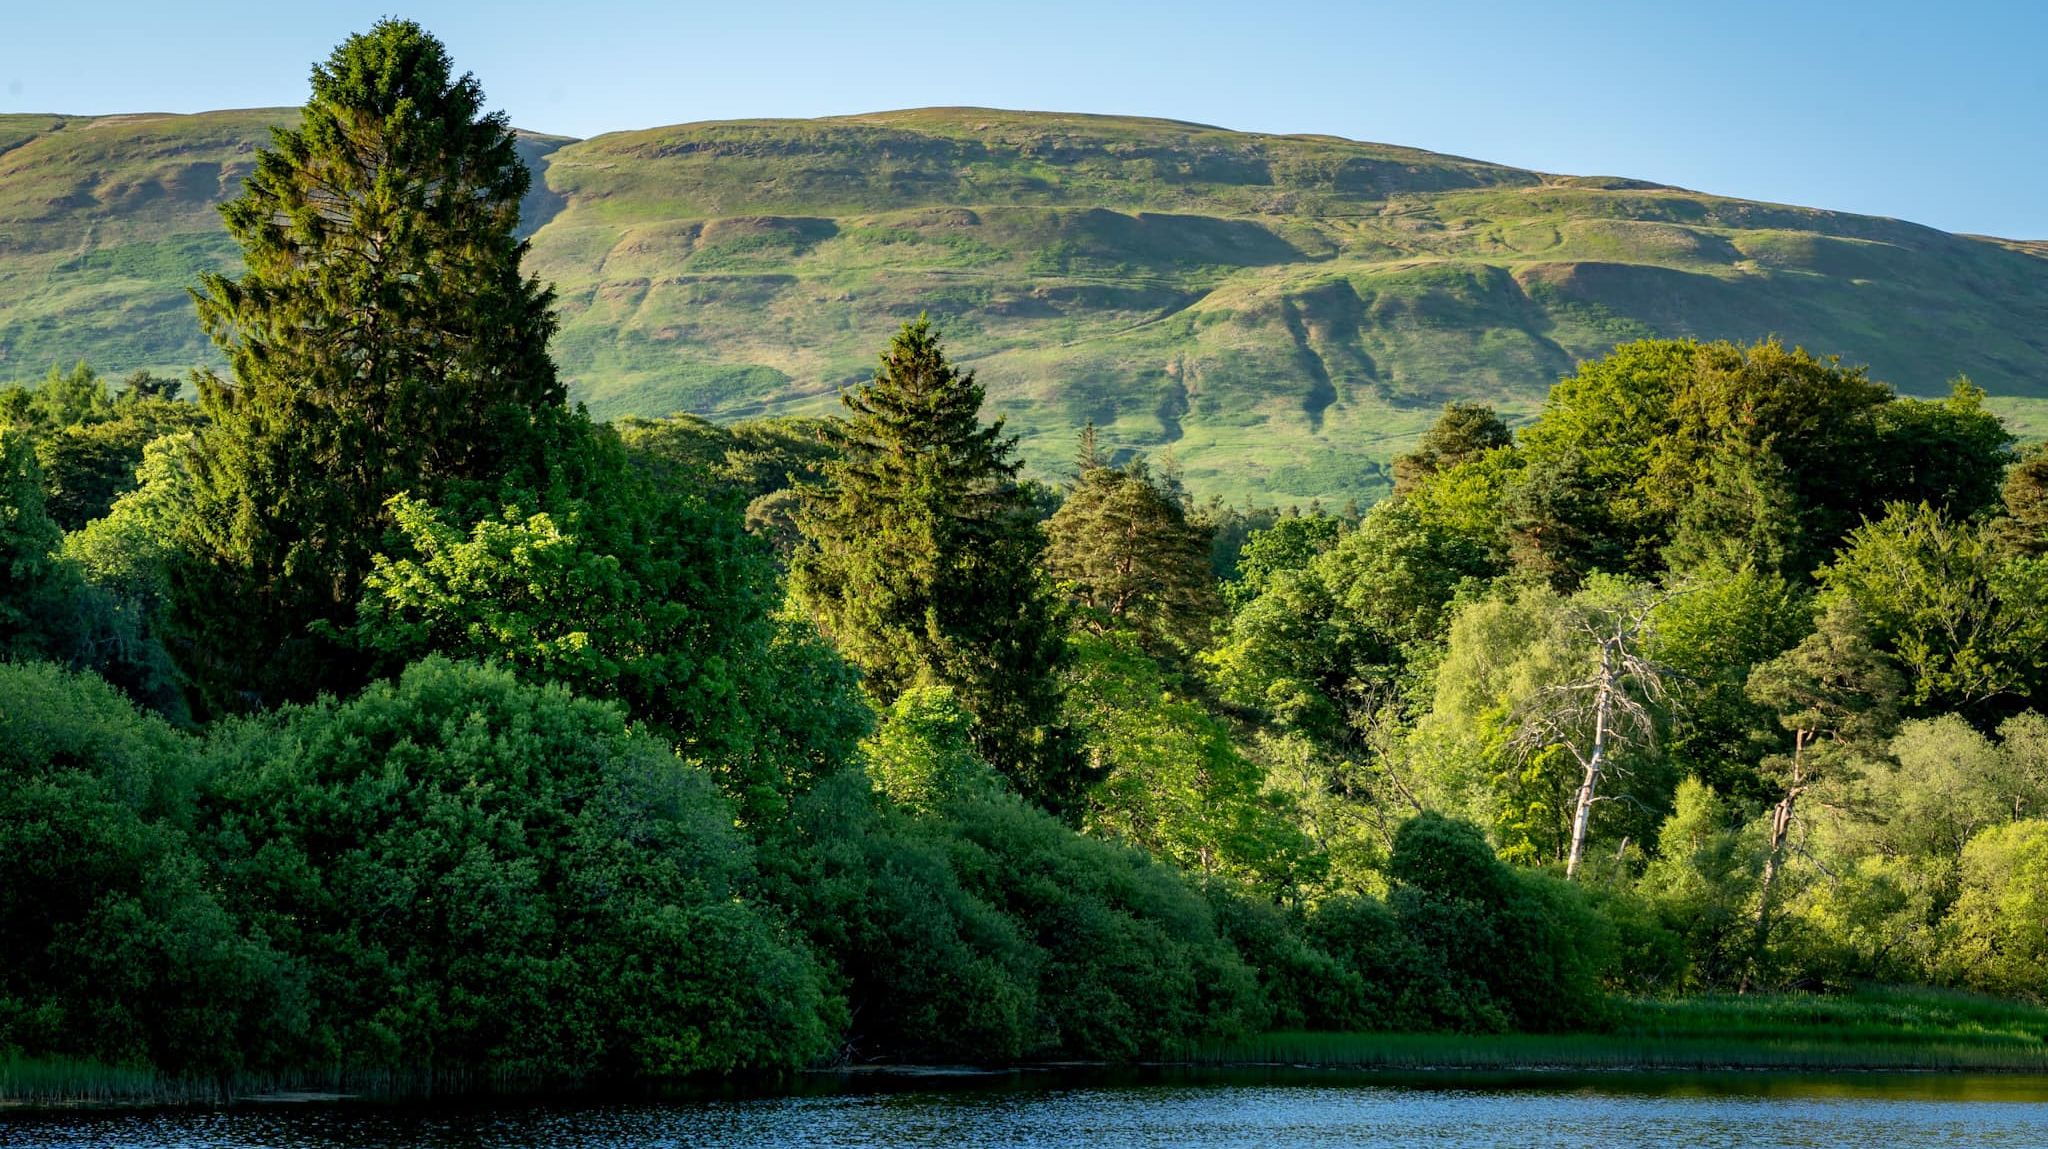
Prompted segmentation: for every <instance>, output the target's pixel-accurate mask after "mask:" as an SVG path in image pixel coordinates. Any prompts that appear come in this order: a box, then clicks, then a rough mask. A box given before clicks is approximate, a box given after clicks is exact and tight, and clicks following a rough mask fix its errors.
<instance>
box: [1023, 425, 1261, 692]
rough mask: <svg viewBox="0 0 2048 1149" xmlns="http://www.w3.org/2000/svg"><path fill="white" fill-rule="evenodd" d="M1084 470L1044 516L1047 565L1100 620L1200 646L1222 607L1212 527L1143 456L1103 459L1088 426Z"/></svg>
mask: <svg viewBox="0 0 2048 1149" xmlns="http://www.w3.org/2000/svg"><path fill="white" fill-rule="evenodd" d="M1077 461H1078V462H1079V464H1080V473H1079V474H1078V475H1077V476H1075V479H1074V484H1073V487H1072V488H1071V489H1070V490H1069V491H1068V492H1067V498H1066V501H1065V502H1064V503H1062V504H1061V505H1060V509H1059V511H1058V512H1056V513H1055V514H1054V515H1053V517H1052V520H1051V521H1050V522H1049V523H1047V524H1046V534H1047V536H1048V539H1049V545H1048V546H1047V548H1046V553H1045V562H1046V569H1047V570H1048V571H1049V572H1050V573H1051V574H1052V576H1053V577H1054V578H1056V579H1058V580H1060V582H1062V583H1063V584H1065V585H1066V586H1067V587H1068V588H1069V591H1070V593H1071V594H1072V595H1073V596H1074V598H1075V600H1076V601H1078V602H1079V603H1080V604H1081V605H1082V606H1083V607H1085V608H1086V609H1087V611H1088V613H1089V614H1090V615H1091V616H1092V617H1093V618H1094V619H1096V620H1097V622H1098V625H1099V626H1100V627H1102V628H1113V629H1129V630H1132V631H1135V632H1136V633H1137V635H1138V637H1139V640H1140V641H1141V642H1143V643H1144V644H1145V646H1146V648H1147V649H1148V650H1150V651H1152V652H1154V653H1165V652H1169V651H1171V650H1174V649H1176V648H1178V649H1179V650H1181V651H1189V650H1193V649H1194V648H1197V647H1199V646H1201V645H1202V643H1203V642H1204V640H1206V639H1207V638H1208V635H1209V628H1210V624H1211V623H1212V622H1213V621H1214V619H1215V618H1216V617H1217V615H1218V614H1220V613H1221V611H1222V599H1221V596H1220V595H1219V593H1218V590H1217V585H1216V576H1215V573H1214V571H1213V570H1212V569H1211V566H1210V561H1209V546H1210V542H1211V534H1212V532H1211V531H1210V530H1209V529H1208V528H1207V527H1205V526H1203V525H1202V524H1200V523H1197V522H1193V521H1191V520H1190V519H1189V517H1188V510H1187V507H1186V506H1185V505H1184V504H1183V502H1182V500H1181V498H1180V497H1179V494H1178V492H1177V491H1176V490H1175V489H1174V487H1173V485H1172V484H1171V483H1169V482H1167V481H1163V480H1161V479H1159V478H1156V477H1154V476H1153V474H1152V471H1151V469H1150V468H1149V467H1147V466H1146V464H1145V462H1144V460H1142V459H1139V460H1134V461H1133V462H1131V463H1129V464H1127V465H1125V466H1122V467H1110V466H1106V465H1104V463H1103V462H1102V458H1101V454H1100V452H1099V450H1098V449H1097V447H1096V443H1095V428H1094V426H1093V425H1090V426H1089V427H1088V428H1087V429H1085V430H1084V431H1083V432H1082V436H1081V448H1080V453H1079V455H1078V456H1077Z"/></svg>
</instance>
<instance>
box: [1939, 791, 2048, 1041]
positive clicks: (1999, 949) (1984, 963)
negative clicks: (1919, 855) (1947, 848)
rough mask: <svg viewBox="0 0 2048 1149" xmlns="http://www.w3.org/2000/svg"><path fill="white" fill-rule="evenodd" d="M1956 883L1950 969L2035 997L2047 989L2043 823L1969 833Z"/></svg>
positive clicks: (2047, 850)
mask: <svg viewBox="0 0 2048 1149" xmlns="http://www.w3.org/2000/svg"><path fill="white" fill-rule="evenodd" d="M1961 885H1962V892H1961V895H1960V896H1959V897H1958V898H1957V899H1956V905H1955V911H1954V914H1953V916H1952V918H1951V919H1950V920H1951V923H1952V928H1953V929H1954V931H1955V940H1954V942H1953V943H1952V949H1951V952H1950V956H1949V959H1948V961H1949V964H1950V968H1951V969H1953V970H1954V971H1955V974H1956V976H1957V977H1958V978H1959V979H1960V980H1961V981H1963V982H1964V983H1966V984H1968V985H1970V986H1972V987H1974V988H1977V989H1982V990H1988V991H1990V992H1993V993H2002V994H2009V995H2013V996H2022V997H2030V998H2033V999H2034V1000H2036V1001H2039V1000H2040V999H2041V997H2042V993H2043V987H2044V986H2048V821H2042V820H2040V819H2038V818H2037V819H2030V820H2027V821H2021V822H2012V823H2009V824H2007V825H2004V826H1995V827H1993V828H1991V829H1988V830H1985V831H1984V832H1983V833H1981V834H1978V835H1977V836H1976V837H1975V838H1972V839H1971V840H1970V844H1969V845H1968V846H1967V847H1965V848H1964V850H1963V868H1962V882H1961Z"/></svg>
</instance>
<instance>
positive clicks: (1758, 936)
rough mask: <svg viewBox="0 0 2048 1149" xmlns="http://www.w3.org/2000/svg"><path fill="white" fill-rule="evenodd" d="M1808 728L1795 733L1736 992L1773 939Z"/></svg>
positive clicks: (1749, 980)
mask: <svg viewBox="0 0 2048 1149" xmlns="http://www.w3.org/2000/svg"><path fill="white" fill-rule="evenodd" d="M1808 735H1809V732H1808V731H1805V730H1800V731H1796V732H1794V734H1793V735H1792V781H1791V784H1790V785H1788V786H1786V787H1785V796H1784V797H1783V798H1780V799H1778V804H1777V806H1776V807H1775V808H1773V809H1772V811H1771V849H1770V852H1769V853H1767V854H1765V855H1764V872H1763V875H1762V877H1760V878H1759V879H1758V880H1757V891H1756V932H1755V934H1754V935H1752V937H1751V939H1750V944H1749V965H1748V967H1747V968H1745V969H1744V970H1743V971H1742V982H1741V984H1739V985H1737V986H1736V988H1735V992H1737V993H1748V992H1749V990H1750V986H1751V985H1752V984H1753V983H1754V981H1755V980H1756V976H1757V971H1758V969H1759V968H1760V967H1762V965H1763V962H1764V953H1765V951H1767V950H1768V949H1769V948H1770V941H1771V893H1772V891H1773V890H1774V889H1775V888H1776V886H1777V884H1778V867H1779V865H1780V863H1781V862H1782V861H1783V859H1784V856H1785V839H1786V837H1787V836H1789V835H1790V833H1791V830H1792V807H1793V804H1794V803H1796V802H1798V801H1799V795H1800V792H1801V791H1803V790H1805V789H1806V774H1805V758H1806V740H1807V737H1808Z"/></svg>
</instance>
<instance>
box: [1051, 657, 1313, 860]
mask: <svg viewBox="0 0 2048 1149" xmlns="http://www.w3.org/2000/svg"><path fill="white" fill-rule="evenodd" d="M1073 649H1074V653H1073V655H1072V657H1071V659H1070V662H1069V669H1068V671H1067V680H1066V698H1067V713H1068V715H1069V722H1070V723H1071V725H1072V726H1073V727H1074V729H1075V730H1076V731H1077V732H1078V734H1079V735H1080V739H1081V745H1082V747H1083V749H1084V751H1085V752H1086V753H1087V754H1088V756H1089V759H1090V762H1091V765H1093V767H1094V768H1095V770H1096V771H1097V772H1098V773H1099V774H1100V776H1101V779H1102V780H1101V781H1100V782H1098V783H1096V785H1095V787H1094V788H1093V789H1092V790H1091V791H1090V792H1089V796H1088V807H1087V813H1086V815H1085V816H1084V818H1083V825H1084V826H1086V828H1087V829H1089V830H1090V831H1091V832H1094V833H1098V834H1102V835H1104V836H1106V837H1111V838H1117V839H1120V840H1122V841H1125V842H1129V843H1131V844H1133V845H1137V846H1141V847H1143V848H1144V849H1146V850H1147V851H1149V852H1150V853H1151V854H1152V855H1153V856H1155V857H1159V858H1162V859H1164V860H1166V861H1169V862H1172V863H1173V864H1174V865H1176V866H1178V867H1180V868H1181V869H1184V870H1187V871H1190V872H1193V873H1200V874H1205V875H1229V876H1231V877H1235V878H1238V879H1240V880H1244V881H1247V882H1249V883H1251V884H1254V885H1260V886H1266V887H1269V888H1275V889H1281V890H1284V889H1288V888H1291V887H1293V886H1295V885H1296V884H1297V882H1298V881H1299V879H1300V878H1301V877H1303V876H1312V875H1304V874H1302V873H1301V871H1303V870H1305V869H1309V868H1311V867H1312V860H1311V859H1310V858H1309V857H1308V856H1307V855H1308V854H1309V848H1308V843H1307V841H1306V840H1305V839H1304V836H1303V835H1302V833H1301V831H1300V830H1298V829H1296V828H1295V827H1294V826H1293V825H1292V824H1291V823H1290V821H1289V820H1288V817H1287V815H1288V813H1289V811H1288V810H1287V809H1286V807H1285V805H1284V804H1283V802H1282V801H1281V800H1280V798H1279V797H1278V796H1277V795H1275V794H1272V793H1270V792H1269V791H1267V789H1266V788H1265V779H1264V776H1263V772H1262V771H1261V770H1260V769H1259V768H1258V766H1257V765H1256V764H1255V763H1254V762H1252V761H1251V760H1249V759H1247V758H1246V757H1245V756H1244V754H1243V753H1242V752H1240V751H1239V750H1238V748H1237V746H1236V745H1235V744H1233V742H1232V740H1231V732H1230V728H1229V727H1228V726H1226V725H1225V724H1224V723H1223V722H1222V721H1221V720H1219V719H1218V718H1217V717H1216V716H1215V715H1214V714H1212V713H1211V712H1210V711H1209V710H1208V709H1207V708H1206V707H1205V706H1204V705H1203V704H1202V700H1201V699H1200V698H1199V697H1198V696H1192V695H1190V693H1189V692H1188V690H1187V688H1186V687H1185V686H1184V685H1181V684H1179V683H1176V682H1175V681H1174V679H1173V677H1172V676H1171V675H1170V674H1169V673H1168V672H1167V671H1166V670H1165V669H1164V668H1163V667H1161V666H1160V664H1158V663H1157V662H1155V661H1153V660H1152V659H1151V658H1149V657H1147V655H1146V654H1145V652H1144V650H1143V648H1142V644H1141V643H1140V642H1139V641H1138V638H1137V636H1136V635H1133V634H1130V633H1128V632H1111V633H1108V634H1102V635H1095V634H1087V633H1082V634H1078V635H1076V636H1075V638H1074V639H1073Z"/></svg>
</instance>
